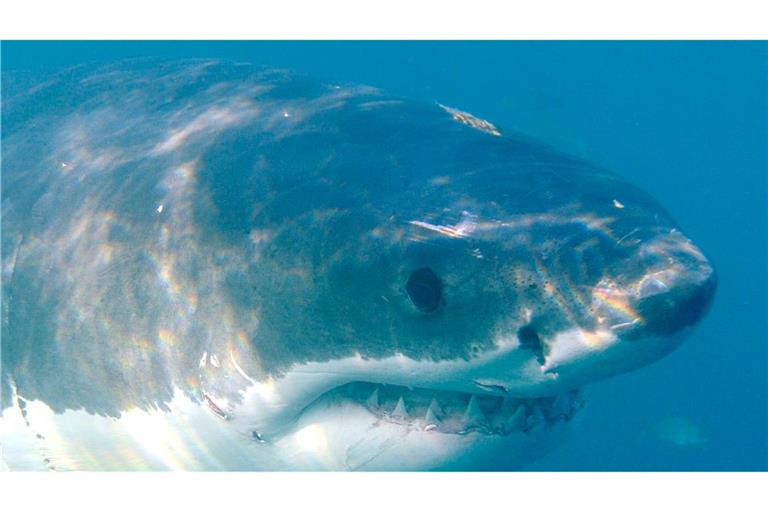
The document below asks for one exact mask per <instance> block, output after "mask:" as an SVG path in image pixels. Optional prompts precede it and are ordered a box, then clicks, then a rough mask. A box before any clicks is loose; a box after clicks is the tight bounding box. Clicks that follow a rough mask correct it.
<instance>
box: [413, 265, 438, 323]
mask: <svg viewBox="0 0 768 512" xmlns="http://www.w3.org/2000/svg"><path fill="white" fill-rule="evenodd" d="M405 291H406V292H408V297H409V298H410V299H411V302H412V303H413V305H414V306H416V308H418V310H419V311H421V312H422V313H432V312H433V311H435V310H437V308H438V307H440V304H441V303H442V301H443V282H442V281H440V278H439V277H437V276H436V275H435V273H434V272H433V271H432V269H431V268H429V267H422V268H419V269H417V270H414V271H413V272H412V273H411V277H409V278H408V282H407V283H405Z"/></svg>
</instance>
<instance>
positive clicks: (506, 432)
mask: <svg viewBox="0 0 768 512" xmlns="http://www.w3.org/2000/svg"><path fill="white" fill-rule="evenodd" d="M581 405H582V402H581V399H580V396H579V393H578V392H569V393H565V394H563V395H560V396H557V397H554V396H553V397H548V398H538V399H525V400H521V399H508V398H507V399H505V398H502V397H495V396H491V395H482V394H477V395H474V398H473V395H470V394H467V393H460V392H452V391H441V390H433V389H425V388H408V387H404V386H395V385H383V384H375V383H371V382H351V383H348V384H344V385H341V386H338V387H336V388H334V389H332V390H330V391H328V392H326V393H324V394H323V395H321V396H320V397H318V398H317V399H316V400H315V401H314V402H313V403H311V404H310V405H309V406H307V407H306V408H305V409H304V410H303V411H302V412H301V413H300V414H299V416H298V418H296V420H295V422H294V423H293V424H292V425H291V427H290V429H289V431H288V432H285V433H284V434H283V435H281V436H278V437H276V438H272V439H266V440H265V441H263V442H262V445H263V446H262V447H263V448H265V449H266V450H272V453H274V454H275V457H276V458H278V459H280V460H282V461H283V462H282V464H283V465H284V468H285V469H300V470H334V471H336V470H354V471H413V470H441V471H444V470H446V471H454V470H462V471H476V470H480V471H491V470H494V471H496V470H504V471H508V470H516V469H521V468H524V467H526V466H527V465H529V464H530V463H531V462H533V461H535V460H536V459H538V458H540V457H542V456H543V455H545V454H546V453H547V452H549V451H550V450H552V449H553V448H554V447H555V446H557V445H558V444H559V443H560V442H561V441H562V440H563V438H564V435H565V434H566V433H567V431H568V430H569V429H568V428H567V426H568V424H569V422H570V420H571V419H572V418H573V417H574V415H575V414H576V412H577V411H578V409H580V408H581ZM438 408H439V410H437V409H438Z"/></svg>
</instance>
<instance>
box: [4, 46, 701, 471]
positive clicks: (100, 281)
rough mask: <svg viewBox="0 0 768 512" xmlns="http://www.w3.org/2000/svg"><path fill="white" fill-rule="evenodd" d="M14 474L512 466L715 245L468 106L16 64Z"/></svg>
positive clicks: (664, 344) (675, 306)
mask: <svg viewBox="0 0 768 512" xmlns="http://www.w3.org/2000/svg"><path fill="white" fill-rule="evenodd" d="M2 87H3V91H2V92H3V95H2V382H1V386H2V407H1V409H2V418H1V419H0V446H1V447H2V456H0V460H1V461H2V462H0V464H2V465H5V466H6V467H8V468H11V469H17V468H19V469H24V468H37V469H46V468H49V469H224V470H235V469H273V470H275V469H279V470H282V469H301V470H305V469H312V470H315V469H351V470H382V469H385V470H393V469H394V470H405V469H512V468H517V467H521V466H523V465H525V464H526V463H528V462H530V461H531V460H533V459H535V458H536V457H539V456H540V455H541V454H542V453H545V452H546V451H547V450H548V449H549V448H550V447H551V446H553V445H554V444H555V443H556V442H557V441H558V440H559V439H560V438H561V437H562V433H563V432H564V431H565V430H566V428H567V426H568V425H569V424H570V423H571V422H572V420H573V418H574V417H576V416H577V415H578V413H579V410H580V409H581V407H582V405H583V403H584V399H583V397H582V394H581V391H580V390H581V388H582V387H583V386H584V385H586V384H589V383H591V382H594V381H597V380H600V379H604V378H606V377H609V376H612V375H616V374H619V373H622V372H627V371H630V370H632V369H635V368H638V367H640V366H643V365H646V364H649V363H651V362H653V361H655V360H658V359H659V358H661V357H663V356H664V355H665V354H667V353H669V352H670V351H672V350H673V349H674V348H675V347H676V346H678V345H679V343H680V342H681V341H682V340H683V339H684V338H685V337H686V336H687V335H688V334H689V333H690V331H691V329H692V328H693V327H694V325H695V324H697V322H698V321H699V320H700V319H701V318H702V316H703V315H704V314H705V312H706V310H707V309H708V307H709V304H710V302H711V299H712V296H713V294H714V291H715V287H716V277H715V272H714V271H713V268H712V266H711V265H710V263H709V262H708V261H707V259H706V258H705V256H704V255H703V254H702V252H701V251H700V250H699V249H698V248H697V247H696V246H695V245H694V244H693V243H692V242H691V241H690V240H689V239H688V238H687V237H686V236H685V235H684V234H683V233H682V232H681V231H680V229H679V227H678V225H677V224H676V223H675V222H674V220H673V219H672V218H671V217H670V215H669V214H668V213H667V212H666V211H665V210H664V208H663V207H661V206H660V205H659V204H658V203H657V202H656V201H655V200H654V199H653V198H651V197H650V196H649V195H648V194H646V193H645V192H643V191H641V190H639V189H638V188H637V187H635V186H633V185H631V184H629V183H627V182H625V181H623V180H622V179H620V178H619V177H618V176H617V175H616V174H613V173H611V172H609V171H606V170H604V169H602V168H600V167H598V166H595V165H593V164H591V163H589V162H586V161H584V160H582V159H580V158H576V157H573V156H568V155H566V154H563V153H561V152H559V151H557V150H555V149H552V148H550V147H548V146H547V145H545V144H542V143H539V142H536V141H535V140H532V139H530V138H529V137H526V136H524V135H522V134H519V133H515V132H510V131H507V130H502V129H500V128H498V127H497V126H495V125H494V124H492V123H491V122H489V121H485V120H482V119H480V118H478V117H475V116H473V115H471V114H469V113H467V112H464V111H462V110H460V109H457V108H453V106H446V105H442V104H438V103H435V104H430V103H420V102H415V101H408V100H405V99H402V98H399V97H394V96H391V95H388V94H385V93H383V92H381V91H379V90H377V89H374V88H371V87H365V86H359V85H350V84H345V83H338V84H323V83H319V82H316V81H313V80H311V79H309V78H306V77H304V76H302V75H296V74H292V73H288V72H285V71H281V70H269V69H263V68H260V67H255V66H252V65H250V64H240V63H230V62H217V61H208V60H205V61H181V62H168V61H154V60H151V61H143V60H141V61H127V62H120V63H115V64H108V65H101V66H80V67H76V68H72V69H69V70H66V71H62V72H58V73H56V74H51V75H50V76H47V77H45V78H42V79H41V78H40V77H39V76H28V75H24V74H4V75H3V83H2Z"/></svg>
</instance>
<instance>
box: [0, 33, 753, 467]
mask: <svg viewBox="0 0 768 512" xmlns="http://www.w3.org/2000/svg"><path fill="white" fill-rule="evenodd" d="M1 53H2V55H1V58H2V60H1V62H0V65H1V66H2V70H3V71H4V72H5V71H10V70H16V71H35V70H49V69H56V68H61V67H68V66H72V65H76V64H79V63H86V62H88V63H90V62H107V61H111V60H115V59H122V58H132V57H145V56H155V57H172V58H190V57H216V58H223V59H233V60H241V61H249V62H253V63H258V64H265V65H269V66H275V67H282V68H290V69H293V70H296V71H299V72H304V73H307V74H310V75H313V76H314V77H316V78H318V79H320V80H323V81H329V82H359V83H364V84H369V85H373V86H376V87H378V88H380V89H383V90H385V91H387V92H390V93H393V94H396V95H400V96H405V97H409V98H412V99H420V100H423V101H428V102H440V103H442V104H445V105H449V106H451V107H455V108H459V109H461V110H465V111H467V112H471V113H472V114H474V115H476V116H478V117H480V118H483V119H487V120H489V121H490V122H492V123H493V124H495V125H496V126H498V127H499V128H500V129H501V130H502V131H504V130H507V131H511V130H519V131H522V132H525V133H528V134H530V135H533V136H535V137H537V138H538V139H540V140H542V141H544V142H547V143H549V144H551V145H553V146H555V147H557V148H559V149H562V150H565V151H568V152H571V153H575V154H578V155H580V156H582V157H585V158H587V159H589V160H591V161H593V162H595V163H596V164H598V165H601V166H604V167H607V168H609V169H611V170H613V171H615V172H616V173H618V174H620V175H621V176H623V177H624V178H625V179H626V180H627V181H629V182H631V183H634V184H636V185H638V186H640V187H641V188H643V189H645V190H646V191H648V192H650V193H651V194H652V195H653V196H654V197H656V198H657V199H658V200H659V201H660V202H661V203H662V204H663V205H664V206H665V207H666V208H667V209H668V210H669V211H670V212H671V213H672V215H673V217H674V218H675V219H676V220H677V221H678V223H679V224H680V226H681V228H682V229H683V231H684V232H685V233H686V235H687V236H689V237H690V238H691V239H692V240H693V241H694V242H695V243H696V244H697V245H698V246H699V247H700V248H701V249H702V251H703V252H704V254H706V255H707V257H708V258H709V259H710V261H711V262H712V263H713V264H714V266H715V268H716V270H717V272H718V275H719V283H718V291H717V294H716V296H715V301H714V304H713V306H712V309H711V311H710V313H709V315H708V316H707V317H706V318H705V319H704V320H703V321H702V322H701V324H700V325H699V326H698V327H697V329H696V331H695V332H694V334H693V335H692V336H691V337H690V338H689V339H688V340H687V341H686V342H685V343H684V344H683V345H682V346H681V347H680V348H678V349H677V350H676V351H675V352H673V353H672V354H671V355H669V356H667V357H666V358H665V359H663V360H661V361H660V362H657V363H654V364H653V365H651V366H648V367H646V368H643V369H641V370H637V371H635V372H633V373H630V374H626V375H623V376H619V377H614V378H612V379H610V380H606V381H602V382H598V383H596V384H593V385H591V386H589V387H587V388H586V389H585V398H586V400H587V406H586V409H585V410H584V412H583V413H582V414H581V418H580V420H579V421H578V422H577V424H576V425H575V428H574V431H573V432H572V434H571V435H570V437H569V438H568V439H567V441H566V442H565V443H563V444H562V445H560V446H558V447H557V448H556V449H554V450H553V451H552V453H551V454H549V455H548V456H546V457H544V458H542V459H541V460H539V461H537V462H536V463H535V464H533V465H532V466H530V467H529V468H528V469H531V470H571V471H573V470H694V471H695V470H763V471H765V470H768V307H767V306H768V304H766V294H767V293H766V290H768V286H767V285H768V255H767V254H766V252H767V251H766V239H767V238H768V225H767V224H768V207H767V202H766V190H767V188H766V175H767V174H768V44H767V43H765V42H714V41H713V42H693V41H691V42H665V41H658V42H630V41H626V42H599V41H552V42H545V41H542V42H518V41H509V42H458V41H457V42H310V41H300V42H298V41H297V42H290V41H284V42H255V41H254V42H250V41H248V42H246V41H243V42H239V41H237V42H236V41H221V42H208V41H205V42H203V41H200V42H173V41H166V42H149V41H147V42H117V41H115V42H95V41H93V42H87V41H82V42H55V41H53V42H3V43H2V52H1Z"/></svg>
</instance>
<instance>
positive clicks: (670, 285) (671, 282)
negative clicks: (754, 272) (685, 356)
mask: <svg viewBox="0 0 768 512" xmlns="http://www.w3.org/2000/svg"><path fill="white" fill-rule="evenodd" d="M716 288H717V275H716V273H715V271H714V269H713V268H712V266H711V265H710V264H709V263H708V262H706V261H697V262H696V263H695V264H694V265H688V266H682V265H676V268H675V269H674V270H669V271H666V272H657V273H655V274H653V275H649V276H646V277H645V278H644V279H643V281H642V282H641V283H640V285H639V290H638V294H637V297H636V299H635V301H634V302H635V303H634V309H635V311H636V312H637V313H638V315H639V316H640V318H641V319H642V327H641V329H640V330H639V331H640V332H639V333H642V335H644V336H659V337H666V336H672V335H674V334H676V333H677V332H679V331H682V330H683V329H685V328H686V327H692V326H693V325H695V324H696V323H698V321H699V320H701V318H702V317H703V316H704V315H705V314H706V312H707V311H708V310H709V307H710V305H711V304H712V299H713V297H714V295H715V290H716Z"/></svg>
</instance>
